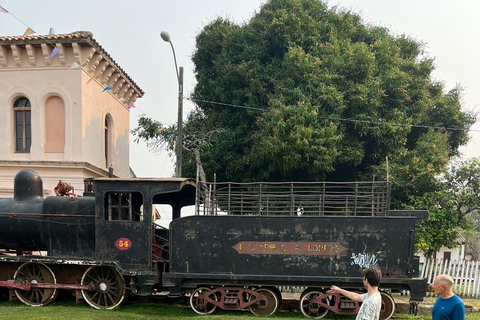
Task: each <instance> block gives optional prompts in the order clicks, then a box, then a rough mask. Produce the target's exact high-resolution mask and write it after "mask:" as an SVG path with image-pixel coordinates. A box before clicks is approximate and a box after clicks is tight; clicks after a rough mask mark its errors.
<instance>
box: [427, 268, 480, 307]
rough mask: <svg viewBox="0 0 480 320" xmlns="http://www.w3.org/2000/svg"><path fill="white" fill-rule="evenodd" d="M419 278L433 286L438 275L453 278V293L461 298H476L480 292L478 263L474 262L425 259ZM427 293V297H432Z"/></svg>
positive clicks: (432, 294)
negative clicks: (424, 279) (446, 275)
mask: <svg viewBox="0 0 480 320" xmlns="http://www.w3.org/2000/svg"><path fill="white" fill-rule="evenodd" d="M421 269H422V273H421V277H422V278H426V279H427V282H428V283H429V284H433V281H434V280H435V277H436V276H438V275H439V274H448V275H450V276H451V277H452V278H453V281H454V288H453V291H454V292H455V293H456V294H457V295H458V296H461V297H465V298H478V296H479V290H480V263H479V261H475V260H463V259H458V260H457V259H455V260H443V259H427V261H426V262H425V264H424V265H423V266H422V268H421ZM434 295H435V294H434V293H433V292H427V296H434Z"/></svg>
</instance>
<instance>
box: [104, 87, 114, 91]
mask: <svg viewBox="0 0 480 320" xmlns="http://www.w3.org/2000/svg"><path fill="white" fill-rule="evenodd" d="M107 90H112V88H110V87H105V89H103V90H102V92H105V91H107Z"/></svg>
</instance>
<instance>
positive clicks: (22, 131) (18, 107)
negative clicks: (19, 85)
mask: <svg viewBox="0 0 480 320" xmlns="http://www.w3.org/2000/svg"><path fill="white" fill-rule="evenodd" d="M13 111H14V113H15V150H16V152H30V146H31V145H32V117H31V107H30V100H28V99H27V98H25V97H21V98H18V99H17V100H15V103H14V104H13Z"/></svg>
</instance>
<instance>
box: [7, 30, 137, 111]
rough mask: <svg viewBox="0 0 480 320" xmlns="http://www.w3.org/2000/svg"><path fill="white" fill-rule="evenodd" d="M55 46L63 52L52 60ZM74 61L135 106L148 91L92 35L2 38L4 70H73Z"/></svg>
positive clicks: (78, 32) (85, 32) (82, 32)
mask: <svg viewBox="0 0 480 320" xmlns="http://www.w3.org/2000/svg"><path fill="white" fill-rule="evenodd" d="M55 47H56V48H58V49H59V50H60V53H58V54H57V55H56V56H55V57H52V59H50V55H51V54H52V52H53V49H54V48H55ZM24 50H25V51H26V54H25V55H24V57H25V56H26V57H28V60H27V59H22V51H23V52H25V51H24ZM39 54H40V57H41V58H40V59H39ZM9 57H10V58H9ZM9 59H13V62H14V63H15V65H14V66H13V65H12V64H9ZM10 61H12V60H10ZM73 62H76V63H78V64H79V65H81V66H82V67H83V68H84V70H86V71H88V72H90V73H91V74H93V75H95V76H97V77H98V78H99V82H100V83H102V84H106V85H108V86H110V87H112V89H113V90H112V92H113V93H114V94H117V96H118V98H124V99H126V100H128V101H129V103H131V104H132V103H133V102H135V100H136V99H137V98H141V97H143V95H144V91H143V90H142V89H140V87H138V85H137V84H136V83H135V82H134V81H133V80H132V79H131V78H130V76H129V75H128V74H127V73H126V72H125V71H124V70H123V69H122V68H121V67H120V66H119V65H118V64H117V63H116V62H115V60H113V58H112V57H111V56H110V55H109V54H108V53H107V52H106V51H105V50H104V49H103V47H102V46H101V45H100V44H99V43H98V42H97V41H96V40H95V39H94V38H93V35H92V33H91V32H88V31H77V32H73V33H69V34H58V35H48V36H33V35H30V36H18V37H8V36H7V37H0V70H1V68H12V67H22V66H24V64H27V63H28V66H29V67H32V66H33V67H36V68H41V67H42V66H47V67H63V68H65V67H70V65H71V64H73ZM10 63H11V62H10Z"/></svg>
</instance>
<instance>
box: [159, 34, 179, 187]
mask: <svg viewBox="0 0 480 320" xmlns="http://www.w3.org/2000/svg"><path fill="white" fill-rule="evenodd" d="M160 36H161V37H162V39H163V41H165V42H168V43H170V46H171V47H172V51H173V60H175V71H176V72H177V80H178V121H177V128H178V132H177V168H176V171H175V176H176V177H177V178H180V177H181V176H182V149H183V148H182V141H183V67H180V68H178V67H177V57H176V56H175V48H173V44H172V42H171V41H170V35H169V34H168V32H166V31H162V32H161V33H160Z"/></svg>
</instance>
